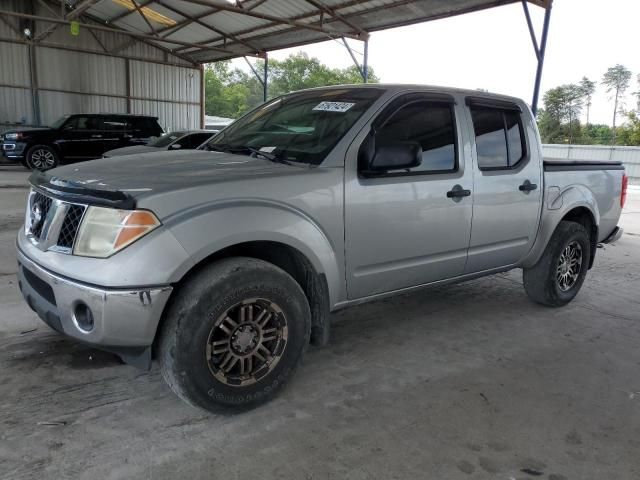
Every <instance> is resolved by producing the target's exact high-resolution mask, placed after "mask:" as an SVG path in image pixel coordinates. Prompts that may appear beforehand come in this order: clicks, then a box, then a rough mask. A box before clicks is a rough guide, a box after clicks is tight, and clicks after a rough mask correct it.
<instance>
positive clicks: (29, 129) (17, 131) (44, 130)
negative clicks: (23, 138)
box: [0, 127, 53, 135]
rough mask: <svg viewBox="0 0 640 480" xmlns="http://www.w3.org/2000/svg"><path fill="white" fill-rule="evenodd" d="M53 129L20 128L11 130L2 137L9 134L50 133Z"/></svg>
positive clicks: (3, 133)
mask: <svg viewBox="0 0 640 480" xmlns="http://www.w3.org/2000/svg"><path fill="white" fill-rule="evenodd" d="M52 130H53V128H51V127H19V128H10V129H9V130H5V131H4V132H2V133H1V134H0V135H6V134H7V133H39V132H50V131H52Z"/></svg>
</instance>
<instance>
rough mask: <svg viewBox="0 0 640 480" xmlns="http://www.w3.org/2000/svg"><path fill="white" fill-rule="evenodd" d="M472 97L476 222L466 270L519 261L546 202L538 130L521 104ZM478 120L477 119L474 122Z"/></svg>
mask: <svg viewBox="0 0 640 480" xmlns="http://www.w3.org/2000/svg"><path fill="white" fill-rule="evenodd" d="M469 103H470V113H471V122H470V127H472V129H473V130H472V131H474V132H475V149H474V150H475V152H474V153H475V162H474V185H473V191H474V201H473V228H472V230H471V243H470V245H469V258H468V260H467V267H466V270H465V272H466V273H474V272H480V271H483V270H489V269H492V268H498V267H503V266H508V265H513V264H515V263H517V262H518V261H520V260H521V259H522V258H523V257H524V256H525V255H526V254H527V252H528V251H529V250H530V249H531V247H532V245H533V242H534V240H535V237H536V232H537V229H538V222H539V216H540V208H541V203H540V202H541V195H542V168H541V162H540V161H538V160H537V159H538V155H539V153H538V152H537V151H532V149H533V148H535V146H536V145H537V136H536V135H535V131H534V129H533V128H532V126H531V125H530V124H527V119H528V118H530V117H525V116H524V115H523V113H522V111H521V109H520V108H519V107H518V106H517V105H504V104H500V105H497V106H491V105H490V104H486V103H483V104H482V105H478V104H474V103H473V102H469ZM471 124H472V125H471Z"/></svg>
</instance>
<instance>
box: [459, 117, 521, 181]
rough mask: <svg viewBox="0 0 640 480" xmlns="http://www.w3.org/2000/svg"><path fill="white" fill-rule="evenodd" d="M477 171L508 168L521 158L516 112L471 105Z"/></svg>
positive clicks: (518, 123) (519, 133) (519, 124)
mask: <svg viewBox="0 0 640 480" xmlns="http://www.w3.org/2000/svg"><path fill="white" fill-rule="evenodd" d="M471 117H472V118H473V128H474V130H475V135H476V151H477V154H478V167H479V168H480V169H481V170H496V169H503V168H512V167H514V166H516V165H517V164H518V162H520V161H521V160H522V159H523V158H524V157H525V146H524V135H523V128H522V121H521V119H520V114H519V113H518V112H515V111H510V110H502V109H498V108H489V107H475V106H472V107H471Z"/></svg>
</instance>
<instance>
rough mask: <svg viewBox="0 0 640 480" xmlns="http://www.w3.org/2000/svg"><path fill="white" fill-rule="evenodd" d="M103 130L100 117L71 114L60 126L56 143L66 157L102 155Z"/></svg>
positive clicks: (81, 158) (96, 156)
mask: <svg viewBox="0 0 640 480" xmlns="http://www.w3.org/2000/svg"><path fill="white" fill-rule="evenodd" d="M103 133H104V132H103V130H102V121H101V120H100V117H97V116H93V115H88V116H83V115H78V116H73V117H71V118H70V119H69V120H67V122H66V123H65V124H64V126H63V127H62V133H61V135H60V139H59V141H58V144H59V146H60V151H61V152H62V156H63V157H64V158H67V159H78V160H83V159H88V158H98V157H100V156H102V153H103V152H104V150H103Z"/></svg>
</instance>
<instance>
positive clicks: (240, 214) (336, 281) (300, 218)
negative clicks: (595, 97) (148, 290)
mask: <svg viewBox="0 0 640 480" xmlns="http://www.w3.org/2000/svg"><path fill="white" fill-rule="evenodd" d="M163 223H164V225H165V226H166V227H167V228H169V229H170V230H171V232H172V233H173V235H174V236H175V237H176V239H177V240H178V242H180V244H181V245H182V246H183V247H184V249H185V250H186V251H187V253H188V254H189V255H190V256H191V259H192V261H193V263H194V264H198V263H200V262H201V261H203V260H204V259H206V258H208V257H209V256H211V255H213V254H214V253H216V252H219V251H220V250H223V249H224V248H227V247H231V246H233V245H238V244H241V243H245V242H254V241H271V242H278V243H281V244H284V245H287V246H289V247H292V248H295V249H296V250H298V251H299V252H300V253H302V254H303V255H304V256H305V257H306V258H307V259H308V260H309V261H310V262H311V264H312V265H313V267H314V268H315V270H316V272H317V273H322V274H324V275H325V277H326V279H327V284H328V289H329V298H330V301H331V305H333V304H335V303H337V302H338V301H339V299H340V298H341V292H342V290H341V285H342V284H343V282H341V281H340V279H344V274H343V272H342V269H341V268H340V264H341V262H340V256H339V254H338V253H337V252H338V251H339V249H338V248H336V245H334V243H333V241H332V239H331V237H330V236H329V235H328V234H327V233H326V232H325V231H324V230H323V229H322V228H321V227H320V225H319V223H318V222H316V221H315V220H314V219H313V218H311V217H310V216H309V215H307V214H306V213H304V212H302V211H301V210H299V209H296V208H294V207H292V206H290V205H287V204H284V203H280V202H275V201H270V200H261V199H260V200H254V199H246V200H245V199H234V200H226V201H220V202H216V203H213V204H208V205H200V206H197V207H194V208H192V209H188V210H184V211H181V212H179V213H177V214H175V215H172V216H171V217H169V218H167V219H165V220H164V222H163ZM185 273H187V272H186V271H182V272H181V275H184V274H185ZM178 280H180V278H175V279H173V280H172V281H174V282H175V281H178Z"/></svg>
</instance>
